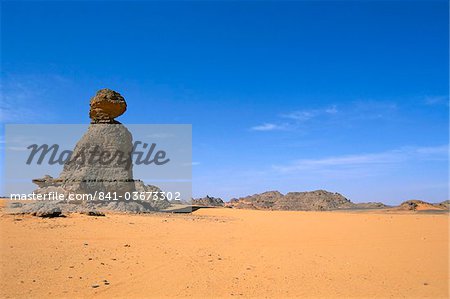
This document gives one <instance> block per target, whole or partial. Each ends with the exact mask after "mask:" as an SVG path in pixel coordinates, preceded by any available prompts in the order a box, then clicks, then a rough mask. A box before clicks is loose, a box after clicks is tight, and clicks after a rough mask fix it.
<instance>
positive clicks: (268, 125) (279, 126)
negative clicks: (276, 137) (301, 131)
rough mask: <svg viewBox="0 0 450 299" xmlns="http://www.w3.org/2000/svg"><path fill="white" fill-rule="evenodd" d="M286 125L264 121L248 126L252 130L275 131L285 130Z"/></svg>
mask: <svg viewBox="0 0 450 299" xmlns="http://www.w3.org/2000/svg"><path fill="white" fill-rule="evenodd" d="M286 129H287V126H286V125H283V124H273V123H265V124H262V125H259V126H254V127H252V128H250V130H252V131H277V130H286Z"/></svg>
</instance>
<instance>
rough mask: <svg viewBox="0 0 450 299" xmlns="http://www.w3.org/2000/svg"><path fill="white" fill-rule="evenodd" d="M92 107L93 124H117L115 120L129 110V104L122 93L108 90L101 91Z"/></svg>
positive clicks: (93, 100)
mask: <svg viewBox="0 0 450 299" xmlns="http://www.w3.org/2000/svg"><path fill="white" fill-rule="evenodd" d="M90 106H91V108H90V110H89V117H90V118H91V123H117V122H116V121H115V120H114V118H116V117H118V116H120V115H122V114H123V113H124V112H125V111H126V110H127V103H126V102H125V99H124V98H123V97H122V96H121V95H120V93H118V92H115V91H114V90H111V89H108V88H105V89H101V90H99V91H98V92H97V94H96V95H95V96H94V97H93V98H92V99H91V103H90Z"/></svg>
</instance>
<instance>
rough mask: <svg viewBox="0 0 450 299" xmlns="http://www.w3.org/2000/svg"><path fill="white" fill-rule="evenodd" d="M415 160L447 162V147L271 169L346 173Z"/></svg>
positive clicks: (300, 162)
mask: <svg viewBox="0 0 450 299" xmlns="http://www.w3.org/2000/svg"><path fill="white" fill-rule="evenodd" d="M411 160H414V161H417V160H428V161H429V160H439V161H446V160H448V146H447V145H443V146H437V147H404V148H401V149H396V150H391V151H386V152H380V153H368V154H358V155H344V156H335V157H325V158H319V159H301V160H296V161H293V162H291V163H289V164H286V165H274V166H273V169H274V170H276V171H278V172H280V173H295V172H300V171H305V170H307V171H310V172H314V171H347V170H349V169H352V170H354V169H355V168H363V169H365V170H368V169H371V167H375V166H380V165H393V164H398V163H403V162H407V161H411Z"/></svg>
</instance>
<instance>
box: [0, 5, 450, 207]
mask: <svg viewBox="0 0 450 299" xmlns="http://www.w3.org/2000/svg"><path fill="white" fill-rule="evenodd" d="M1 5H2V20H1V21H2V23H1V25H2V34H1V42H2V45H1V47H2V48H1V50H2V53H1V54H2V57H1V62H2V65H1V66H2V70H1V80H2V83H1V86H2V123H87V122H88V121H89V118H88V103H89V99H90V97H92V96H93V95H94V94H95V92H96V90H98V89H100V88H105V87H108V88H111V89H114V90H117V91H119V92H120V93H121V94H122V95H123V96H124V97H125V98H126V100H127V103H128V111H127V112H126V113H125V114H124V115H123V116H121V117H120V118H119V120H120V121H121V122H123V123H125V124H127V123H129V124H130V123H133V124H147V123H148V124H151V123H157V124H165V123H167V124H176V123H183V124H184V123H188V124H192V128H193V161H194V163H193V166H194V167H193V191H194V195H195V196H204V195H206V194H210V195H214V196H221V197H223V198H224V199H230V198H232V197H236V196H245V195H248V194H253V193H257V192H263V191H267V190H280V191H281V192H288V191H305V190H315V189H327V190H330V191H335V192H340V193H342V194H344V195H345V196H347V197H348V198H349V199H351V200H353V201H355V202H360V201H383V202H386V203H399V202H401V201H403V200H406V199H411V198H419V199H424V200H428V201H442V200H445V199H448V186H447V185H448V108H449V107H448V93H449V91H448V88H449V86H448V80H449V72H448V66H449V60H448V59H449V58H448V50H449V49H448V42H449V40H448V33H449V32H448V22H449V17H448V3H447V2H446V1H395V2H390V1H337V2H333V1H329V2H317V1H315V2H313V1H290V2H259V1H256V2H247V1H233V2H227V1H225V2H216V1H211V2H203V1H202V2H190V1H186V2H158V1H156V2H153V1H152V2H144V1H142V2H103V1H99V2H87V1H86V2H42V1H37V2H2V4H1Z"/></svg>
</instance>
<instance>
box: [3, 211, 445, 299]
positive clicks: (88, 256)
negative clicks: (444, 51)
mask: <svg viewBox="0 0 450 299" xmlns="http://www.w3.org/2000/svg"><path fill="white" fill-rule="evenodd" d="M0 224H1V230H2V231H1V238H0V240H1V261H0V264H1V270H2V279H1V284H0V297H1V298H43V297H70V298H74V297H84V298H89V297H105V298H106V297H108V298H110V297H122V298H125V297H128V298H153V297H185V296H191V297H196V298H206V297H243V298H245V297H258V298H266V297H276V298H286V297H302V298H307V297H313V298H318V297H322V298H323V297H326V298H335V297H365V298H368V297H377V298H388V297H395V298H399V297H407V298H412V297H420V298H424V297H430V298H446V297H448V295H449V293H448V287H449V272H448V215H422V214H417V213H412V212H411V213H403V214H388V213H381V212H379V213H377V212H376V213H367V212H366V213H356V212H355V213H352V212H281V211H251V210H234V209H202V210H199V211H197V212H195V213H194V214H192V215H172V214H156V215H155V214H154V215H145V216H140V215H132V216H127V215H107V216H106V217H98V218H95V217H89V216H84V215H71V216H69V217H67V218H56V219H39V218H36V217H31V216H11V215H2V216H1V217H0ZM128 245H129V246H128ZM105 279H106V280H107V281H108V282H109V285H105V283H104V282H103V280H105ZM94 284H98V285H99V287H97V288H92V285H94Z"/></svg>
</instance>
